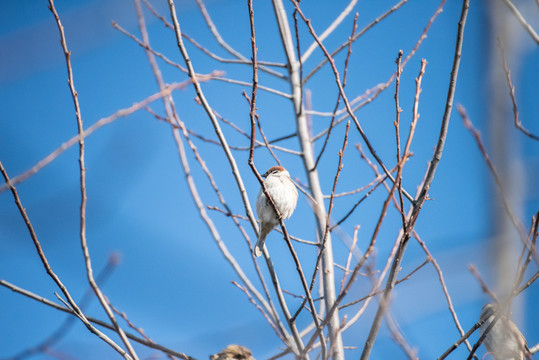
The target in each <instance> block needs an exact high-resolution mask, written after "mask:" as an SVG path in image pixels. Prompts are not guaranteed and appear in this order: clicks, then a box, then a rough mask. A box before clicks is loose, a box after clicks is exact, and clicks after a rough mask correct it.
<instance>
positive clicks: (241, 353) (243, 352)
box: [210, 345, 254, 360]
mask: <svg viewBox="0 0 539 360" xmlns="http://www.w3.org/2000/svg"><path fill="white" fill-rule="evenodd" d="M210 360H254V358H253V355H252V354H251V351H250V350H249V349H247V348H246V347H243V346H240V345H228V346H227V347H226V348H225V349H224V350H223V351H222V352H220V353H219V354H215V355H211V356H210Z"/></svg>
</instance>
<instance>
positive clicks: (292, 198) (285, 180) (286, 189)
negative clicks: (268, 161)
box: [254, 166, 298, 257]
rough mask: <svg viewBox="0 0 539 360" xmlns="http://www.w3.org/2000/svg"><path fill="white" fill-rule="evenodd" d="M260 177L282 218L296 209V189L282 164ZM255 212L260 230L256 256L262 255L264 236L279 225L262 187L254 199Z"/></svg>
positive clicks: (255, 251) (285, 217)
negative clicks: (262, 178)
mask: <svg viewBox="0 0 539 360" xmlns="http://www.w3.org/2000/svg"><path fill="white" fill-rule="evenodd" d="M262 177H264V178H266V179H265V180H264V186H265V187H266V190H267V191H268V193H269V194H270V196H271V198H272V199H273V202H274V203H275V207H276V208H277V210H278V211H279V214H280V215H281V217H282V219H283V220H285V219H288V218H289V217H290V216H291V215H292V213H293V212H294V209H296V204H297V202H298V190H297V189H296V185H294V183H293V182H292V180H291V179H290V174H289V173H288V171H286V169H285V168H283V167H282V166H274V167H272V168H270V169H269V170H268V171H266V173H265V174H263V175H262ZM256 213H257V215H258V221H259V222H260V232H259V235H258V240H257V242H256V245H255V249H254V254H255V256H257V257H258V256H260V255H262V249H264V241H265V240H266V236H268V234H269V233H270V231H271V230H272V229H273V228H274V227H275V226H277V225H279V218H278V217H277V214H276V213H275V210H274V209H273V206H272V204H271V202H270V201H269V199H268V198H267V197H266V195H265V194H264V190H263V189H262V188H261V189H260V192H259V193H258V197H257V199H256Z"/></svg>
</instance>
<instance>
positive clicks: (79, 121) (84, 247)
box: [49, 0, 138, 360]
mask: <svg viewBox="0 0 539 360" xmlns="http://www.w3.org/2000/svg"><path fill="white" fill-rule="evenodd" d="M49 9H50V11H51V12H52V14H53V15H54V18H55V19H56V24H57V25H58V30H59V32H60V43H61V44H62V48H63V50H64V55H65V59H66V66H67V74H68V80H67V81H68V84H69V89H70V91H71V95H72V97H73V103H74V105H75V114H76V116H77V128H78V133H79V166H80V192H81V204H80V242H81V247H82V252H83V255H84V261H85V265H86V274H87V277H88V282H89V283H90V286H91V287H92V289H93V290H94V292H95V294H96V296H97V298H98V299H99V302H100V303H101V306H102V307H103V309H104V310H105V312H106V313H107V316H108V317H109V319H110V321H111V322H112V324H113V325H114V328H115V329H116V332H117V333H118V335H119V336H120V338H121V339H122V341H123V343H124V345H125V346H126V348H127V351H128V352H129V354H130V355H131V356H132V357H133V359H135V360H137V359H138V357H137V354H136V353H135V350H134V349H133V346H132V345H131V343H130V342H129V340H128V339H127V336H126V335H125V333H124V331H123V330H122V328H121V327H120V326H119V325H118V322H117V321H116V317H115V316H114V313H113V312H112V310H111V309H110V306H109V304H108V303H107V300H106V299H105V297H104V295H103V293H102V292H101V289H99V286H98V285H97V283H96V281H95V279H94V276H93V270H92V261H91V259H90V251H89V249H88V243H87V240H86V202H87V196H86V166H85V163H84V128H83V125H82V116H81V112H80V106H79V100H78V93H77V91H76V90H75V85H74V83H73V70H72V68H71V52H70V51H69V50H68V48H67V43H66V39H65V33H64V27H63V26H62V23H61V22H60V17H59V16H58V13H57V12H56V9H55V7H54V1H53V0H49Z"/></svg>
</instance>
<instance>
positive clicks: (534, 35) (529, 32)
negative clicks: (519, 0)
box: [502, 0, 539, 45]
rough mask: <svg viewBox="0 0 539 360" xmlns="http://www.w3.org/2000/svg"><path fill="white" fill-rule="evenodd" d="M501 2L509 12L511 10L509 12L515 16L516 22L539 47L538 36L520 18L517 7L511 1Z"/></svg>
mask: <svg viewBox="0 0 539 360" xmlns="http://www.w3.org/2000/svg"><path fill="white" fill-rule="evenodd" d="M502 1H503V3H504V4H505V5H506V6H507V7H508V8H509V10H511V12H512V13H513V15H514V16H515V18H516V19H517V20H518V22H519V23H520V25H522V27H523V28H524V30H526V32H527V33H528V34H530V37H531V38H532V40H533V41H535V42H536V43H537V45H539V35H538V34H537V33H536V32H535V30H534V29H533V27H532V26H531V25H530V24H528V22H527V21H526V19H524V16H522V14H521V13H520V11H518V9H517V7H516V6H515V5H514V4H513V3H512V2H511V0H502Z"/></svg>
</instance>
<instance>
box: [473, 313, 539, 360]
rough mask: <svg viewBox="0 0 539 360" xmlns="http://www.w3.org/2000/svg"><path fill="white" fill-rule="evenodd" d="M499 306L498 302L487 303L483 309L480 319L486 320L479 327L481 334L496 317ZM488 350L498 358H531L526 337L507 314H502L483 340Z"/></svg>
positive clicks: (510, 359)
mask: <svg viewBox="0 0 539 360" xmlns="http://www.w3.org/2000/svg"><path fill="white" fill-rule="evenodd" d="M497 311H498V306H497V305H496V304H485V305H484V306H483V308H482V309H481V315H480V316H479V320H484V321H485V322H484V324H483V325H481V327H480V328H479V332H480V333H481V335H483V333H484V332H485V330H486V329H487V328H488V327H489V325H490V324H491V323H492V321H493V320H494V319H495V317H496V313H497ZM483 343H484V344H485V347H486V348H487V351H488V352H489V353H491V354H492V355H493V356H494V359H496V360H525V359H531V354H530V350H529V348H528V345H527V344H526V339H525V338H524V336H523V335H522V333H521V332H520V331H519V330H518V327H517V326H516V325H515V323H513V322H512V321H511V320H510V319H508V318H507V316H506V315H505V314H503V313H502V314H500V317H499V318H498V321H497V322H496V324H494V326H493V327H492V328H491V329H490V331H489V332H488V334H487V336H486V337H485V340H484V342H483Z"/></svg>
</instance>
